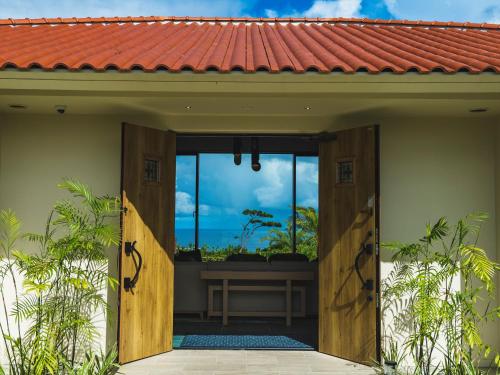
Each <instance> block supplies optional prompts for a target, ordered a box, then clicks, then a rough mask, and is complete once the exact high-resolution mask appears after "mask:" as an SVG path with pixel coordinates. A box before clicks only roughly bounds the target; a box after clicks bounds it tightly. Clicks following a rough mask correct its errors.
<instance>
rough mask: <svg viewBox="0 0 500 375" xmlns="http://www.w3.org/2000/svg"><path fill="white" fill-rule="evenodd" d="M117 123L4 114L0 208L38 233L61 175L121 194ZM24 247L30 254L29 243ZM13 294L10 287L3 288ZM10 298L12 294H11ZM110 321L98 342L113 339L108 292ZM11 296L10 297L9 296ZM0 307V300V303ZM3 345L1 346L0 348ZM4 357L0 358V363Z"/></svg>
mask: <svg viewBox="0 0 500 375" xmlns="http://www.w3.org/2000/svg"><path fill="white" fill-rule="evenodd" d="M120 149H121V124H120V121H119V120H115V119H114V118H103V117H92V116H55V115H46V116H43V115H36V116H22V117H18V116H5V117H2V119H1V123H0V209H6V208H10V209H12V210H14V211H15V213H16V214H17V216H18V217H19V218H20V219H21V220H22V222H23V230H24V231H27V232H41V231H43V229H44V225H45V221H46V219H47V216H48V214H49V212H50V209H51V208H52V205H53V204H54V202H56V201H57V200H60V199H63V198H68V195H67V193H65V192H63V191H61V190H60V189H58V188H57V186H56V185H57V184H58V183H59V182H60V181H61V178H63V177H70V178H75V179H78V180H80V181H82V182H84V183H86V184H89V185H90V186H91V187H92V189H93V190H94V192H95V193H97V194H113V195H118V194H119V192H120V163H121V152H120ZM23 248H25V249H29V250H35V248H34V247H33V245H32V244H30V243H23ZM117 255H118V249H117V248H112V249H109V259H110V261H109V270H110V273H111V274H112V275H115V276H117V270H118V263H117ZM6 289H7V290H8V291H10V292H12V289H11V288H6ZM11 294H12V293H11ZM107 296H108V301H109V302H110V304H111V306H112V308H113V311H114V313H113V315H114V316H111V319H112V320H111V323H109V324H108V327H107V329H105V327H106V323H105V321H102V320H101V322H100V323H99V325H102V327H103V328H102V338H101V339H102V342H103V343H104V342H106V341H107V342H108V344H109V343H112V342H113V341H114V340H116V329H115V327H116V321H117V316H116V308H117V302H116V301H117V294H116V292H114V291H112V290H108V291H107ZM9 297H10V298H12V297H13V296H12V295H10V296H9ZM0 303H1V302H0ZM2 346H3V345H2ZM3 361H4V359H2V358H1V356H0V363H2V362H3Z"/></svg>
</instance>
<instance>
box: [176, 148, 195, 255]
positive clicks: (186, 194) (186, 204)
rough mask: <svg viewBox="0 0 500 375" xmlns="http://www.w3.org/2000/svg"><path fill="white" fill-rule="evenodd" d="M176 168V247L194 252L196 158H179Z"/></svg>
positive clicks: (186, 156)
mask: <svg viewBox="0 0 500 375" xmlns="http://www.w3.org/2000/svg"><path fill="white" fill-rule="evenodd" d="M176 168H177V171H176V180H175V241H176V247H177V249H178V250H193V249H194V242H195V241H194V240H195V215H194V212H195V209H196V208H195V200H196V156H194V155H179V156H177V160H176Z"/></svg>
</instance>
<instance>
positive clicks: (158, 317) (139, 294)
mask: <svg viewBox="0 0 500 375" xmlns="http://www.w3.org/2000/svg"><path fill="white" fill-rule="evenodd" d="M376 132H377V129H376V128H375V127H369V128H358V129H353V130H348V131H342V132H339V133H336V134H329V135H307V136H283V135H279V136H274V135H266V136H258V135H250V136H246V137H245V136H241V135H236V136H235V135H232V136H228V135H226V136H220V135H217V136H214V135H203V136H200V135H196V136H194V135H188V136H182V135H181V136H177V139H176V137H175V135H174V134H173V133H169V132H162V131H159V130H153V129H147V128H142V127H138V126H134V125H127V124H126V125H124V128H123V139H124V142H123V145H124V147H123V196H124V214H123V217H122V227H123V243H122V253H121V261H120V263H121V276H120V280H121V281H122V289H121V292H120V334H119V356H120V362H121V363H126V362H129V361H133V360H135V359H140V358H143V357H146V356H151V355H155V354H158V353H162V352H166V351H169V350H172V348H174V347H175V346H180V347H182V346H183V345H187V346H190V347H203V345H207V344H206V340H207V339H209V341H210V342H209V344H210V345H215V346H217V345H219V346H221V347H223V348H227V347H228V346H230V347H237V346H238V345H240V346H242V347H244V348H248V347H249V346H250V345H253V344H252V340H255V338H256V337H261V338H262V337H265V340H264V343H263V344H262V343H260V344H259V345H260V347H259V348H266V346H270V347H269V348H274V349H276V348H277V347H276V346H279V345H284V348H285V349H294V347H293V346H294V345H299V346H300V345H308V346H309V347H310V348H311V349H318V350H319V351H321V352H323V353H326V354H330V355H335V356H339V357H342V358H346V359H349V360H352V361H357V362H365V361H370V360H372V359H374V358H376V357H377V354H378V348H377V335H378V333H377V329H378V326H377V319H378V315H377V314H378V312H377V292H378V289H377V288H378V277H377V272H378V271H377V264H378V252H377V235H378V232H377V201H378V200H377V192H376V174H377V171H376V139H377V136H376ZM293 147H295V149H294V148H293ZM238 151H239V152H238ZM208 154H210V155H212V156H213V155H216V154H219V155H220V154H226V155H225V156H226V157H227V156H229V157H230V158H231V159H233V160H232V161H233V163H235V164H239V161H240V160H239V158H240V157H241V161H242V162H244V161H248V167H251V168H252V169H253V173H260V172H264V171H263V170H262V168H263V167H265V165H263V164H266V163H265V161H266V157H267V155H271V156H270V158H273V157H274V160H275V161H276V160H279V158H278V157H277V155H282V156H283V155H286V156H287V157H289V158H291V160H292V161H293V163H292V164H291V169H292V179H291V181H292V202H291V207H286V205H285V206H284V208H286V209H289V210H290V211H291V215H289V217H288V218H287V220H286V222H285V221H283V220H276V219H275V217H274V215H273V214H272V213H269V212H265V211H264V210H261V209H255V208H251V207H248V210H243V211H246V214H247V215H246V216H248V218H249V223H250V224H258V225H261V224H262V226H263V227H264V226H267V228H268V229H269V228H272V229H274V230H275V231H274V232H272V233H273V234H274V235H275V236H276V237H283V236H284V237H287V236H288V239H289V240H290V241H289V242H290V245H291V246H290V247H289V248H288V249H287V250H288V251H282V252H281V253H280V252H276V251H275V252H273V251H271V247H272V246H270V245H269V244H270V243H271V240H270V239H267V241H268V243H267V244H266V246H265V248H264V249H262V248H260V249H259V250H258V251H257V248H255V249H251V248H250V245H249V243H250V242H249V236H247V235H245V234H243V235H241V236H240V238H239V243H238V245H239V248H238V249H237V251H234V250H235V249H234V248H232V251H230V252H228V253H226V254H219V255H220V256H222V255H224V261H223V262H211V263H213V264H211V263H206V262H200V259H201V260H203V255H205V257H207V256H210V255H213V254H210V251H207V249H205V250H204V251H202V249H203V247H202V246H203V244H202V241H203V239H202V238H203V236H206V235H205V234H204V235H203V236H202V235H201V231H200V229H202V227H201V226H200V221H201V219H200V217H201V213H202V209H203V210H207V209H209V207H203V208H202V205H201V204H203V203H202V202H201V201H200V198H201V196H200V184H199V181H200V164H201V161H202V160H201V157H203V155H208ZM238 154H240V155H242V156H240V155H238ZM177 155H181V156H183V157H188V156H189V155H191V156H192V157H195V163H194V166H195V176H196V181H197V183H196V186H195V188H194V196H192V195H190V196H191V198H194V199H192V200H191V201H186V200H184V201H183V203H186V202H187V203H188V206H189V204H191V208H194V211H193V212H194V223H193V231H194V234H193V236H194V238H193V246H192V247H190V246H188V245H187V244H180V245H181V246H177V249H176V245H175V235H174V230H175V217H174V212H175V196H176V189H175V187H176V186H178V184H179V174H178V175H177V181H176V172H175V170H176V156H177ZM246 155H247V156H246ZM318 156H319V167H318V170H319V192H320V193H319V202H318V209H319V215H317V217H318V219H317V222H318V223H319V236H317V237H316V239H317V241H318V243H319V246H318V247H317V248H318V253H317V255H318V257H317V259H310V258H309V257H308V256H307V255H304V254H301V252H300V251H297V250H298V249H299V246H298V245H299V240H298V235H299V233H298V229H299V228H298V222H297V220H298V210H297V209H298V207H299V206H298V204H297V203H298V202H297V186H298V185H297V159H298V158H301V157H316V158H317V157H318ZM245 158H248V159H249V160H245ZM269 160H272V159H269ZM244 165H245V164H243V165H240V167H244ZM280 167H283V165H281V166H280ZM181 176H182V177H185V176H186V174H185V173H182V174H181ZM227 177H228V178H229V177H230V176H227ZM237 182H238V181H234V182H233V184H232V185H233V186H234V190H236V191H237V192H238V186H237ZM240 190H241V188H240ZM178 192H179V191H178ZM178 192H177V193H178ZM264 192H265V193H267V194H268V196H269V195H270V194H269V193H270V192H269V191H267V192H266V191H264ZM183 193H186V192H183ZM177 195H178V194H177ZM271 195H272V194H271ZM222 197H223V198H224V196H222ZM181 198H182V199H186V195H184V197H181ZM268 198H269V197H268ZM278 198H282V197H281V196H278V197H277V198H276V199H278ZM158 203H159V204H158ZM178 205H179V204H178ZM207 206H208V205H207ZM184 208H185V207H184ZM206 213H208V211H207V212H206ZM241 214H244V213H243V212H241ZM244 216H245V215H244ZM226 222H227V226H228V227H229V226H230V225H231V224H232V222H231V221H226ZM240 224H241V223H240ZM277 224H280V226H278V225H277ZM283 226H286V228H287V230H285V231H283V230H281V229H279V228H282V227H283ZM243 227H244V225H243ZM243 231H245V229H244V228H243ZM255 232H256V231H252V230H250V232H249V233H251V234H252V235H253V234H255ZM247 234H248V233H247ZM245 236H246V237H245ZM250 237H251V236H250ZM245 241H246V242H245ZM313 241H314V239H311V238H309V239H308V241H307V242H306V243H308V244H310V243H311V242H313ZM242 243H245V246H242ZM178 244H179V243H178ZM183 246H184V248H182V247H183ZM232 246H235V245H232ZM249 250H250V251H249ZM274 250H276V248H275V249H274ZM176 253H177V257H176ZM214 253H217V252H214ZM219 253H221V252H219ZM300 255H303V256H304V257H305V258H306V261H305V262H303V263H300V262H296V260H297V259H292V261H290V262H288V263H287V260H285V259H284V258H286V257H299V256H300ZM273 256H274V261H273V259H271V261H269V259H270V258H272V257H273ZM252 257H253V259H252V261H253V262H248V258H252ZM259 257H260V258H263V259H261V260H259ZM280 257H281V259H280ZM175 258H177V259H175ZM244 258H247V259H244ZM311 260H312V261H311ZM280 261H281V262H285V264H281V263H280ZM288 261H289V260H288ZM215 263H219V264H216V265H215V266H214V264H215ZM250 263H253V264H250ZM181 264H182V265H181ZM177 266H178V267H177ZM174 268H176V271H175V279H174ZM182 268H183V269H184V270H182ZM186 270H188V271H186ZM182 273H184V277H187V281H186V279H184V281H181V276H182ZM186 275H188V276H186ZM174 280H175V282H174ZM193 284H197V285H198V286H197V287H193ZM308 292H309V293H308ZM273 295H274V296H273ZM174 296H175V297H174ZM314 296H316V301H314ZM279 297H280V298H279ZM265 298H270V302H271V303H276V304H278V305H279V304H281V306H282V307H283V308H282V309H276V308H272V309H271V308H262V307H261V308H259V309H256V308H255V307H256V306H259V305H263V304H264V305H265V303H263V301H264V300H265ZM311 298H312V300H313V302H311ZM186 301H188V302H189V303H187V302H186ZM193 301H194V302H193ZM196 302H198V303H200V305H202V303H201V302H203V303H205V304H206V308H205V307H202V308H201V309H199V308H194V309H192V308H191V307H188V308H183V307H182V303H185V306H188V305H189V304H190V303H191V305H189V306H194V305H196ZM283 305H284V306H283ZM304 305H305V309H302V307H303V306H304ZM182 310H184V311H182ZM191 310H193V311H191ZM314 310H315V311H316V314H317V317H315V316H314V314H313V313H312V314H310V315H308V313H307V311H310V312H314ZM174 312H176V313H177V314H176V319H175V320H174ZM181 315H183V317H181ZM177 316H179V318H177ZM207 318H210V320H207ZM293 323H297V324H296V326H295V330H294V325H293ZM176 327H177V328H176ZM249 327H251V328H249ZM250 331H251V332H254V333H258V334H253V335H246V334H245V333H250ZM301 332H302V333H301ZM176 333H177V334H176ZM266 333H267V334H266ZM303 333H307V335H305V334H303ZM311 333H313V334H311ZM186 336H191V337H188V339H189V340H187V344H186V343H185V340H186ZM200 336H202V337H200ZM248 336H253V338H250V339H248ZM306 336H307V337H306ZM174 337H175V340H174ZM242 337H247V341H243V342H242V341H241V338H242ZM276 337H280V339H276ZM283 339H289V340H291V341H287V342H285V344H283ZM204 340H205V341H204ZM257 341H258V340H257ZM261 341H262V340H261ZM203 342H205V344H203ZM200 343H201V344H200ZM228 343H229V344H228ZM297 343H298V344H297ZM255 345H257V344H255ZM259 345H257V346H259ZM302 349H303V347H302Z"/></svg>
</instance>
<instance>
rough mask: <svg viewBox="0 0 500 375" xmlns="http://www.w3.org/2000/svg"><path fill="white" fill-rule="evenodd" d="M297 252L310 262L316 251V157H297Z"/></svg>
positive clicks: (315, 255) (315, 256) (314, 257)
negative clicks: (305, 256) (306, 257)
mask: <svg viewBox="0 0 500 375" xmlns="http://www.w3.org/2000/svg"><path fill="white" fill-rule="evenodd" d="M296 189H297V252H298V253H301V254H305V255H307V256H308V258H309V259H310V260H313V259H316V258H317V249H318V157H316V156H298V157H297V185H296Z"/></svg>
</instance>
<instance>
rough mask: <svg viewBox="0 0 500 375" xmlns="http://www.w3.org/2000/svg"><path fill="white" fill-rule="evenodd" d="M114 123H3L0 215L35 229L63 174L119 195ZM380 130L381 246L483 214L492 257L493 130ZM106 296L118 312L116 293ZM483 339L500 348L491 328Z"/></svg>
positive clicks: (407, 123)
mask: <svg viewBox="0 0 500 375" xmlns="http://www.w3.org/2000/svg"><path fill="white" fill-rule="evenodd" d="M121 120H123V119H119V118H117V117H106V116H72V115H64V116H59V115H36V116H34V115H33V116H31V115H30V116H26V115H25V116H12V115H11V116H6V117H4V118H2V120H1V121H2V122H1V124H0V208H12V209H13V210H15V211H16V213H17V214H18V216H19V217H20V218H21V219H22V220H23V222H24V224H25V225H24V228H25V230H27V231H39V230H41V229H42V228H43V225H44V222H45V219H46V215H47V214H48V212H49V210H50V208H51V205H52V204H53V203H54V202H55V201H56V200H58V199H60V198H62V197H63V196H64V195H63V193H62V192H61V191H59V190H58V189H57V188H56V187H55V186H56V184H57V183H58V182H59V181H60V179H61V177H64V176H67V177H74V178H77V179H79V180H81V181H82V182H85V183H87V184H89V185H91V186H92V188H93V189H94V190H95V192H97V193H109V194H119V187H120V142H121V139H120V121H121ZM380 123H381V239H382V241H391V240H399V241H414V240H416V239H418V238H419V237H421V235H422V233H423V230H424V224H425V223H426V222H429V221H431V222H432V221H434V220H436V219H437V218H439V217H440V216H443V215H445V216H447V217H448V218H449V220H450V222H454V221H455V220H456V219H457V218H459V217H461V216H463V215H465V214H467V213H470V212H472V211H476V210H483V211H487V212H488V213H489V214H490V217H491V218H490V220H489V222H488V223H487V224H486V225H485V227H484V229H483V231H482V235H481V243H480V245H482V246H483V247H484V248H485V249H486V250H487V251H488V254H489V255H490V256H491V257H494V258H496V257H497V255H498V254H497V253H499V252H498V251H497V234H496V233H497V232H496V228H497V227H498V228H500V225H498V223H497V221H496V212H497V211H498V210H497V206H499V207H500V205H499V204H498V201H499V200H498V193H499V192H500V191H499V190H500V185H499V184H498V183H496V179H495V176H497V180H500V177H498V176H499V175H500V173H499V172H500V168H499V165H500V152H497V154H496V153H495V152H496V145H497V144H498V141H500V131H497V129H496V126H495V125H496V124H489V123H488V121H484V122H480V121H474V123H471V122H469V123H465V122H464V121H461V120H460V119H453V120H451V119H445V118H419V119H417V118H414V119H407V118H398V119H386V120H380ZM144 124H145V123H144ZM305 125H307V124H305ZM497 139H498V141H497ZM116 255H117V253H116V249H111V251H110V270H111V273H112V274H115V275H116V270H117V260H116ZM382 255H383V257H382V260H383V264H382V275H384V274H386V273H387V272H388V269H389V266H390V265H389V263H388V260H389V258H388V255H387V254H382ZM497 259H498V258H497ZM108 297H109V298H108V299H109V301H110V302H111V303H112V305H113V306H114V307H115V308H116V301H117V297H116V293H109V294H108ZM115 318H116V316H115ZM115 324H116V319H115V320H114V323H112V324H110V325H109V326H108V329H107V333H106V336H107V342H108V344H109V343H112V342H113V340H115V338H116V330H115V328H114V327H115ZM485 335H486V338H487V340H489V341H490V342H492V344H494V345H496V346H497V348H500V327H499V326H498V325H497V326H495V327H491V328H489V329H488V330H487V331H486V332H485Z"/></svg>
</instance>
